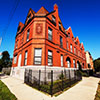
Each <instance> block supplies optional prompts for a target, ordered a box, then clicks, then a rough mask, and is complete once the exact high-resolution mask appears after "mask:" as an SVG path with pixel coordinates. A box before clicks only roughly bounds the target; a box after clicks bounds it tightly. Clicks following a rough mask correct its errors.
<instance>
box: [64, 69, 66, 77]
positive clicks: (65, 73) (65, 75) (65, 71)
mask: <svg viewBox="0 0 100 100" xmlns="http://www.w3.org/2000/svg"><path fill="white" fill-rule="evenodd" d="M64 74H65V78H66V70H64Z"/></svg>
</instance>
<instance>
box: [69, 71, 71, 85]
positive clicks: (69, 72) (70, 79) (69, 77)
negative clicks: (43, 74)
mask: <svg viewBox="0 0 100 100" xmlns="http://www.w3.org/2000/svg"><path fill="white" fill-rule="evenodd" d="M69 86H71V77H70V70H69Z"/></svg>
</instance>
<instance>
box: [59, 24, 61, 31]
mask: <svg viewBox="0 0 100 100" xmlns="http://www.w3.org/2000/svg"><path fill="white" fill-rule="evenodd" d="M59 29H60V30H61V23H60V22H59Z"/></svg>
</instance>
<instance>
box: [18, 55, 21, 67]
mask: <svg viewBox="0 0 100 100" xmlns="http://www.w3.org/2000/svg"><path fill="white" fill-rule="evenodd" d="M20 66H21V54H20V55H19V58H18V67H20Z"/></svg>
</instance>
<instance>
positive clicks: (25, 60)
mask: <svg viewBox="0 0 100 100" xmlns="http://www.w3.org/2000/svg"><path fill="white" fill-rule="evenodd" d="M24 65H27V51H25V59H24Z"/></svg>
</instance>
